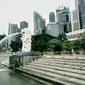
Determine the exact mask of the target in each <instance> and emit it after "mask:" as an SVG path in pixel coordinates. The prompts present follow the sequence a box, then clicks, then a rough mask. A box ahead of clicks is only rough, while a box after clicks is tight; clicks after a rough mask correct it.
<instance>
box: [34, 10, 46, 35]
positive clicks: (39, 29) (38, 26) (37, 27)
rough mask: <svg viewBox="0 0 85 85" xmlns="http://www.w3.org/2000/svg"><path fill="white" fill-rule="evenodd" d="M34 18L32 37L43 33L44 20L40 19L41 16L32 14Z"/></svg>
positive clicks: (35, 13)
mask: <svg viewBox="0 0 85 85" xmlns="http://www.w3.org/2000/svg"><path fill="white" fill-rule="evenodd" d="M33 17H34V35H37V34H42V33H44V32H45V28H46V27H45V19H43V18H42V16H41V15H40V14H39V13H37V12H35V11H34V12H33Z"/></svg>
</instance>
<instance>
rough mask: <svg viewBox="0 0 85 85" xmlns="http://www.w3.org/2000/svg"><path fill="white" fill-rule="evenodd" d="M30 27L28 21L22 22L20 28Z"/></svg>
mask: <svg viewBox="0 0 85 85" xmlns="http://www.w3.org/2000/svg"><path fill="white" fill-rule="evenodd" d="M24 28H28V23H27V22H26V21H22V22H20V29H24Z"/></svg>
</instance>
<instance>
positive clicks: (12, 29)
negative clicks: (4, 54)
mask: <svg viewBox="0 0 85 85" xmlns="http://www.w3.org/2000/svg"><path fill="white" fill-rule="evenodd" d="M18 32H21V30H20V29H19V28H18V25H17V24H11V23H9V28H8V35H10V34H13V33H18ZM17 37H18V35H17V36H11V37H10V38H9V39H8V48H9V49H10V46H9V45H10V43H11V40H13V41H15V40H18V39H20V37H19V38H17Z"/></svg>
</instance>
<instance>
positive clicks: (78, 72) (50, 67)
mask: <svg viewBox="0 0 85 85" xmlns="http://www.w3.org/2000/svg"><path fill="white" fill-rule="evenodd" d="M30 65H32V66H37V67H44V68H49V69H54V70H58V71H66V72H71V73H77V74H81V75H85V71H82V70H77V69H74V68H66V67H63V68H62V67H60V66H59V67H58V66H50V65H46V64H45V65H44V64H43V63H42V64H37V63H35V64H33V63H31V64H30ZM26 66H28V65H26ZM26 66H25V67H26Z"/></svg>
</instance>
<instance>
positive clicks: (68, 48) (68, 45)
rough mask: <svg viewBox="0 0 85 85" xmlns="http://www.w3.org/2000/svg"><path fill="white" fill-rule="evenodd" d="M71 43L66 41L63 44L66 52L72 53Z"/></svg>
mask: <svg viewBox="0 0 85 85" xmlns="http://www.w3.org/2000/svg"><path fill="white" fill-rule="evenodd" d="M71 49H72V48H71V41H64V43H63V50H66V51H71Z"/></svg>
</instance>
